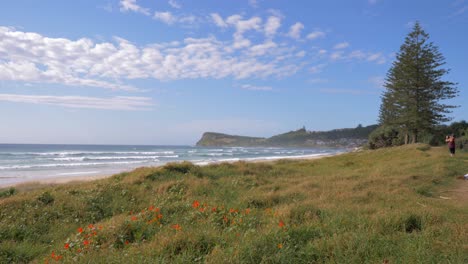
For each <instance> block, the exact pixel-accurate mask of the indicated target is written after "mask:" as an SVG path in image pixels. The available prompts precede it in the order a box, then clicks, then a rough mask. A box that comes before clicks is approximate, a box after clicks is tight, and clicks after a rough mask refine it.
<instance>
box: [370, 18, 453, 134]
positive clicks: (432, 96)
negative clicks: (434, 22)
mask: <svg viewBox="0 0 468 264" xmlns="http://www.w3.org/2000/svg"><path fill="white" fill-rule="evenodd" d="M444 61H445V58H444V56H443V55H442V54H441V53H440V52H439V49H438V48H437V47H436V46H435V45H434V44H433V43H432V42H429V35H428V34H427V33H426V32H424V30H423V29H422V28H421V25H420V24H419V23H418V22H417V23H415V25H414V27H413V30H412V31H411V32H410V33H409V34H408V36H407V37H406V38H405V42H404V43H403V45H402V46H401V47H400V51H399V52H398V53H397V56H396V60H395V61H394V62H393V65H392V67H391V68H390V70H389V71H388V73H387V77H386V80H385V84H384V87H385V88H386V91H385V92H384V93H383V95H382V104H381V106H380V113H379V121H380V123H381V125H386V126H392V127H397V128H398V129H399V130H400V131H401V132H402V133H403V134H404V135H405V143H408V142H409V136H411V142H412V143H416V142H418V136H419V135H421V133H423V132H429V133H430V132H431V131H432V130H433V129H434V127H435V126H436V125H438V124H440V123H442V122H447V121H450V120H451V118H450V117H448V116H447V114H449V113H451V109H452V108H455V107H456V106H453V105H447V104H444V103H443V102H442V101H443V100H447V99H451V98H454V97H455V96H457V94H458V90H457V88H456V84H455V83H453V82H449V81H444V80H442V77H444V76H445V75H446V74H447V73H448V72H449V70H448V69H443V68H441V66H443V65H444V64H445V62H444Z"/></svg>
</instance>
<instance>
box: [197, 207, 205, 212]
mask: <svg viewBox="0 0 468 264" xmlns="http://www.w3.org/2000/svg"><path fill="white" fill-rule="evenodd" d="M205 209H206V208H205V207H200V208H199V209H198V211H200V212H202V213H203V212H205Z"/></svg>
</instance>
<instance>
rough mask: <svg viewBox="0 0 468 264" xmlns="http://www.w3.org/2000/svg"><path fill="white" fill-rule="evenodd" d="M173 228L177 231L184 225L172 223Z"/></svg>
mask: <svg viewBox="0 0 468 264" xmlns="http://www.w3.org/2000/svg"><path fill="white" fill-rule="evenodd" d="M172 228H173V229H174V230H176V231H180V230H182V227H181V226H180V225H179V224H175V225H172Z"/></svg>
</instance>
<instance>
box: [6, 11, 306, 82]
mask: <svg viewBox="0 0 468 264" xmlns="http://www.w3.org/2000/svg"><path fill="white" fill-rule="evenodd" d="M246 21H247V23H244V24H243V23H242V22H244V21H243V20H237V22H236V27H237V31H236V33H235V34H234V38H233V40H231V41H219V40H217V39H216V38H215V37H210V38H200V39H196V38H186V39H185V40H183V42H171V43H153V44H148V45H146V46H141V47H139V46H136V45H135V44H133V43H131V42H129V41H127V40H125V39H121V38H115V42H101V43H95V42H94V41H92V40H90V39H87V38H82V39H78V40H70V39H66V38H48V37H45V36H42V35H40V34H37V33H30V32H22V31H16V30H15V29H12V28H7V27H0V58H1V60H0V80H9V81H21V82H29V83H58V84H64V85H72V86H91V87H101V88H109V89H122V90H137V89H136V88H135V87H132V86H130V85H127V84H125V83H123V81H128V80H132V79H157V80H178V79H197V78H215V79H220V78H226V77H232V78H236V79H244V78H265V77H284V76H290V75H292V74H295V73H296V72H297V71H298V69H299V68H300V67H301V65H300V64H298V63H297V61H295V60H294V59H293V58H296V57H294V55H295V53H297V50H296V51H294V49H284V48H278V47H277V45H276V44H275V43H274V42H271V41H267V42H265V43H262V44H258V45H253V46H252V45H251V42H250V41H249V40H247V39H245V38H243V36H242V35H241V34H240V32H244V31H245V30H250V29H260V20H258V19H250V20H246ZM231 22H232V20H231ZM240 41H245V43H244V44H242V43H240ZM235 45H239V48H243V47H248V48H249V49H245V50H243V52H241V53H239V54H233V51H232V50H230V49H229V48H227V47H231V46H235ZM251 54H256V55H264V56H262V57H261V60H260V59H257V58H255V57H252V56H251ZM269 54H271V55H269ZM278 57H284V58H285V59H284V60H281V61H278V60H277V59H278Z"/></svg>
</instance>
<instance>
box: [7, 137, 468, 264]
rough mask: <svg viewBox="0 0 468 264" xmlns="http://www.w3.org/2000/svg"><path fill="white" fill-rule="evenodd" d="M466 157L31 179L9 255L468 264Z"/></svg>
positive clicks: (185, 166) (14, 200) (338, 159)
mask: <svg viewBox="0 0 468 264" xmlns="http://www.w3.org/2000/svg"><path fill="white" fill-rule="evenodd" d="M467 162H468V153H463V154H460V155H458V154H457V156H455V157H453V158H451V157H449V155H448V153H447V150H446V149H445V148H430V147H429V146H427V145H410V146H405V147H397V148H386V149H380V150H375V151H361V152H354V153H348V154H342V155H338V156H334V157H328V158H322V159H318V160H297V161H293V160H281V161H276V162H272V163H246V162H237V163H233V164H229V163H223V164H215V165H210V166H205V167H199V166H195V165H192V164H190V163H182V164H169V165H166V166H164V167H160V168H140V169H137V170H134V171H132V172H129V173H121V174H118V175H115V176H113V177H112V178H108V179H104V180H99V181H96V182H87V183H79V184H78V183H77V184H66V185H59V186H55V187H53V186H52V187H45V188H44V187H42V188H41V187H40V186H38V185H37V184H32V185H28V186H22V187H19V188H17V189H14V190H5V191H0V194H1V195H0V197H3V198H0V263H28V262H33V263H44V262H45V263H61V262H63V263H216V264H218V263H467V262H468V227H467V215H468V205H467V203H466V192H465V196H463V192H460V191H459V190H461V189H460V188H461V187H463V188H465V190H466V183H467V182H465V181H463V180H461V179H459V178H461V176H462V175H464V174H466V173H468V171H467V164H468V163H467ZM31 188H36V190H31ZM37 188H39V189H37ZM26 189H27V190H28V191H24V190H26ZM17 190H19V191H18V192H16V191H17Z"/></svg>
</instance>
